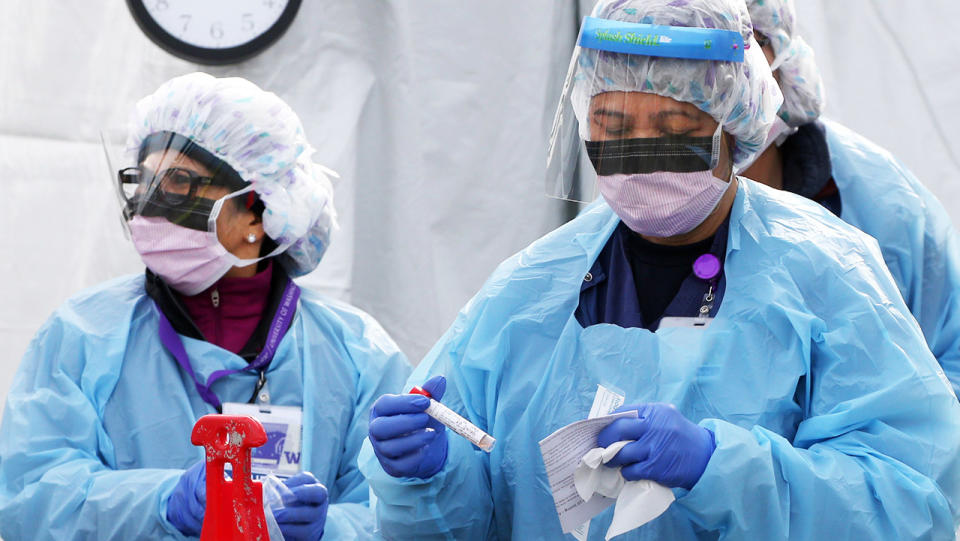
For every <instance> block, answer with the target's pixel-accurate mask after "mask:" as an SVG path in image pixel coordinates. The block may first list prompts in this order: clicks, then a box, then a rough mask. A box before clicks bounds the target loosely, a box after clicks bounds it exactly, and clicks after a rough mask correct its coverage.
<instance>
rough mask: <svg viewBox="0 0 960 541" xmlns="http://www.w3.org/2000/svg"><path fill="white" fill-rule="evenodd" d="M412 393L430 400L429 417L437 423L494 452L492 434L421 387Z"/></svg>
mask: <svg viewBox="0 0 960 541" xmlns="http://www.w3.org/2000/svg"><path fill="white" fill-rule="evenodd" d="M410 392H411V393H413V394H419V395H423V396H425V397H427V398H429V399H430V406H429V407H427V409H426V414H427V415H429V416H430V417H433V418H434V419H436V420H437V421H440V423H441V424H442V425H443V426H445V427H447V428H449V429H450V430H453V431H454V432H456V433H457V434H460V435H461V436H463V437H464V438H467V439H468V440H470V443H472V444H474V445H476V446H477V447H479V448H481V449H483V450H484V451H486V452H488V453H489V452H490V451H491V450H493V445H494V444H495V443H497V440H495V439H493V437H492V436H490V434H487V433H486V432H484V431H483V430H480V428H479V427H477V425H475V424H473V423H471V422H470V421H468V420H466V419H464V418H463V417H461V416H460V415H459V414H458V413H457V412H455V411H453V410H452V409H450V408H448V407H446V406H444V405H443V404H441V403H440V402H437V401H436V400H434V399H433V397H431V396H430V393H428V392H427V391H424V390H423V389H421V388H420V387H414V388H413V389H410Z"/></svg>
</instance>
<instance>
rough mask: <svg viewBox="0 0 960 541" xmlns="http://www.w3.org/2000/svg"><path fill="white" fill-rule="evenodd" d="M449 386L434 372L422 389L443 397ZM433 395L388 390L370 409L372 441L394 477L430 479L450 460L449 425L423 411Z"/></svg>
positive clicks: (386, 468)
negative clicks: (448, 455) (390, 392)
mask: <svg viewBox="0 0 960 541" xmlns="http://www.w3.org/2000/svg"><path fill="white" fill-rule="evenodd" d="M446 389H447V380H446V379H445V378H444V377H443V376H434V377H432V378H430V379H429V380H427V382H426V383H424V384H423V390H425V391H427V392H428V393H430V396H432V397H433V399H434V400H440V399H441V398H442V397H443V393H444V391H445V390H446ZM429 405H430V399H429V398H427V397H425V396H422V395H418V394H385V395H383V396H381V397H380V398H378V399H377V401H376V403H374V404H373V407H372V408H371V409H370V426H369V431H370V443H371V444H372V445H373V452H374V453H375V454H376V455H377V459H378V460H379V461H380V465H381V466H382V467H383V470H384V471H385V472H387V473H388V474H390V475H392V476H394V477H419V478H421V479H427V478H429V477H432V476H434V475H436V473H437V472H439V471H440V470H441V469H443V465H444V464H445V463H446V461H447V431H446V430H447V429H446V427H445V426H443V425H442V424H440V422H439V421H437V420H436V419H434V418H433V417H430V416H429V415H427V414H426V413H424V411H425V410H426V409H427V407H428V406H429Z"/></svg>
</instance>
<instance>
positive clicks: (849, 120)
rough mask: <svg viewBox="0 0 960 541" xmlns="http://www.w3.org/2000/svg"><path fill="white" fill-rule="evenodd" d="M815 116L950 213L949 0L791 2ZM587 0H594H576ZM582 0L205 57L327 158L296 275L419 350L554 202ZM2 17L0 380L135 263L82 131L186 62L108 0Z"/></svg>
mask: <svg viewBox="0 0 960 541" xmlns="http://www.w3.org/2000/svg"><path fill="white" fill-rule="evenodd" d="M798 2H799V3H800V4H801V5H800V6H799V7H800V16H801V22H802V27H803V29H804V31H805V33H806V35H807V37H808V41H810V42H811V44H812V45H813V46H814V48H815V49H816V51H817V55H818V59H819V62H820V65H821V67H822V68H823V71H824V77H825V79H826V84H827V88H828V93H829V100H830V102H829V106H828V110H829V115H830V116H831V117H833V118H834V119H837V120H840V121H841V122H844V123H845V124H847V125H849V126H851V127H853V128H854V129H857V130H858V131H861V132H862V133H864V134H865V135H867V136H869V137H871V138H872V139H874V140H876V141H877V142H879V143H881V144H883V145H884V146H886V147H887V148H889V149H891V150H893V151H894V153H895V154H897V155H898V156H899V157H900V158H901V159H902V160H903V161H905V162H906V163H907V165H908V166H910V167H911V168H912V169H913V170H914V171H915V172H916V173H917V175H918V176H919V177H920V178H921V179H922V180H924V181H925V182H926V183H927V185H928V186H930V187H931V188H932V189H933V191H934V192H935V193H937V194H938V195H939V196H940V197H941V200H942V201H943V202H944V204H945V205H946V206H947V207H948V209H949V210H950V211H951V213H952V215H953V216H958V215H960V214H958V213H960V184H958V179H960V165H958V161H957V156H958V154H960V144H958V143H957V141H958V140H960V122H958V121H960V98H958V94H957V92H956V88H957V87H958V85H960V75H958V73H960V71H958V70H957V69H956V68H957V67H958V65H957V64H958V63H957V61H956V60H955V58H954V56H953V53H954V50H953V48H948V47H946V46H945V45H946V41H947V40H946V39H944V38H942V36H949V35H951V34H952V33H954V32H955V30H954V29H953V28H952V27H951V26H950V25H952V24H953V22H954V21H957V20H960V4H958V3H956V2H955V1H954V0H939V1H934V0H925V1H923V2H916V1H911V2H908V1H907V0H889V1H880V0H876V1H874V2H870V1H867V0H846V1H844V2H836V1H831V0H816V1H813V0H798ZM580 3H581V4H583V5H588V4H590V2H589V0H584V1H583V2H580ZM577 6H578V1H577V0H569V1H560V0H523V1H522V2H519V1H516V0H485V1H482V2H481V1H473V2H449V1H443V0H416V1H402V0H376V1H374V0H351V1H349V2H345V1H334V0H305V1H304V5H303V7H302V8H301V11H300V13H299V15H298V17H297V19H296V21H295V22H294V24H293V26H292V27H291V29H290V31H289V32H288V33H287V34H286V35H285V36H284V37H283V38H282V39H281V41H280V42H278V43H277V44H276V45H275V46H273V47H272V48H271V49H270V50H268V51H267V52H266V53H264V54H263V55H261V56H259V57H257V58H254V59H252V60H249V61H247V62H244V63H242V64H239V65H235V66H229V67H221V68H215V69H210V68H203V69H205V70H206V71H209V72H210V73H212V74H214V75H218V76H228V75H238V76H243V77H246V78H248V79H251V80H252V81H254V82H255V83H257V84H259V85H260V86H262V87H264V88H267V89H269V90H272V91H274V92H276V93H277V94H279V95H280V96H281V97H282V98H284V99H285V100H286V101H287V102H288V103H289V104H290V105H291V106H292V107H293V108H294V109H295V110H296V111H297V112H298V113H299V114H300V116H301V118H302V120H303V122H304V124H305V126H306V130H307V135H308V137H309V138H310V140H311V141H312V142H313V144H314V146H316V147H317V149H318V152H317V159H318V161H320V162H322V163H325V164H326V165H328V166H330V167H332V168H334V169H336V170H338V171H339V172H340V173H341V175H342V180H341V182H340V183H339V185H338V187H337V200H336V206H337V209H338V210H339V213H340V221H341V229H340V230H339V231H338V232H337V233H336V235H335V237H334V240H333V245H332V248H331V250H330V251H329V252H328V254H327V256H326V258H325V259H324V261H323V263H322V264H321V266H320V268H319V269H318V270H317V271H316V272H314V273H313V274H311V275H310V276H308V277H306V278H304V279H303V280H302V283H303V284H304V285H306V286H308V287H312V288H315V289H318V290H321V291H323V292H326V293H328V294H329V295H331V296H334V297H337V298H341V299H345V300H348V301H350V302H352V303H354V304H356V305H358V306H360V307H361V308H363V309H365V310H367V311H368V312H370V313H371V314H372V315H373V316H375V317H376V318H377V319H379V320H380V321H381V322H382V323H383V325H384V326H385V327H386V328H387V330H388V331H389V332H390V333H391V334H392V335H393V337H394V338H395V339H396V340H397V342H398V343H399V344H400V346H401V347H402V348H403V350H404V351H405V352H406V353H407V354H408V356H409V357H410V358H411V360H412V361H413V362H417V361H418V360H419V359H420V358H421V357H422V355H423V354H424V353H425V352H426V351H427V349H429V347H430V346H431V345H432V344H433V342H434V341H435V340H436V339H437V338H438V337H439V336H440V334H441V333H442V332H443V331H444V330H445V329H446V328H447V326H448V325H449V324H450V322H451V321H452V320H453V317H454V315H455V314H456V312H457V310H458V309H459V308H460V307H461V306H462V305H463V304H464V303H465V302H466V301H467V299H468V298H469V297H470V296H471V295H472V294H473V293H474V292H475V291H476V290H477V289H478V288H479V287H480V285H481V284H482V282H483V280H484V279H485V277H486V276H487V275H488V274H489V273H490V272H491V271H492V270H493V268H494V267H495V266H496V265H497V263H498V262H500V261H501V260H503V259H504V258H506V257H508V256H509V255H510V254H512V253H513V252H515V251H517V250H518V249H520V248H522V247H523V246H525V245H526V244H528V243H529V242H530V241H532V240H533V239H535V238H537V237H538V236H540V235H541V234H543V233H545V232H547V231H549V230H551V229H552V228H554V227H555V226H557V225H558V224H560V223H562V221H563V220H564V219H565V218H566V216H567V213H568V212H569V209H568V207H566V206H565V205H564V204H562V203H560V202H557V201H553V200H549V199H547V198H545V197H544V196H543V195H542V193H543V181H542V176H543V173H542V172H543V167H544V163H545V147H546V141H545V139H546V135H545V134H546V132H547V130H548V128H549V124H550V121H551V120H552V116H553V110H554V105H555V102H556V99H557V97H558V95H559V93H560V86H561V84H562V78H563V75H564V74H565V72H566V69H567V64H568V60H569V54H570V51H571V49H572V44H573V41H574V37H575V33H576V28H577V26H578V24H579V23H578V12H582V7H581V9H578V7H577ZM4 12H5V16H4V17H0V179H2V182H3V197H2V198H0V209H2V211H3V212H2V213H0V231H2V238H3V241H2V242H3V246H4V248H5V249H4V252H5V256H4V259H3V260H2V262H0V280H2V282H3V283H4V284H5V285H4V295H3V299H4V302H3V303H2V304H0V344H2V345H3V348H2V353H0V367H2V369H0V397H2V396H4V394H5V392H6V389H7V388H8V386H9V384H10V381H11V380H12V377H13V373H14V371H15V369H16V367H17V365H18V364H19V362H20V358H21V356H22V354H23V352H24V351H25V350H26V348H27V346H28V343H29V340H30V338H31V336H32V335H33V333H34V332H36V330H37V328H39V327H40V325H42V323H43V321H44V320H45V319H46V318H47V317H48V316H49V314H50V313H51V312H52V311H53V310H54V309H55V308H56V307H57V306H58V305H59V304H60V303H62V302H63V301H64V300H65V299H66V298H67V297H69V296H70V295H71V294H73V293H75V292H77V291H78V290H80V289H82V288H84V287H87V286H90V285H93V284H95V283H97V282H100V281H102V280H105V279H107V278H110V277H113V276H117V275H120V274H125V273H135V272H142V266H141V264H140V262H139V259H138V258H137V256H136V254H135V252H134V251H133V249H132V247H131V246H130V244H129V242H128V241H126V240H125V239H124V238H123V236H122V234H121V229H120V227H119V224H118V217H117V208H116V204H115V199H114V197H113V195H112V194H111V192H110V190H111V188H110V185H109V182H110V177H109V172H108V170H107V168H106V165H105V162H104V160H103V156H102V152H101V151H100V148H99V143H98V142H97V133H98V131H99V130H100V129H101V128H109V127H116V126H119V125H120V124H121V123H122V122H123V120H124V119H125V117H126V114H127V113H128V111H129V110H130V107H131V106H132V104H133V103H134V101H135V100H136V99H137V98H139V97H140V96H142V95H144V94H146V93H149V92H151V91H152V90H153V89H155V88H156V87H157V86H158V85H159V84H160V83H162V82H163V81H165V80H166V79H168V78H170V77H173V76H176V75H180V74H183V73H187V72H190V71H194V70H196V69H198V66H196V65H193V64H190V63H187V62H184V61H181V60H178V59H176V58H174V57H171V56H170V55H168V54H167V53H165V52H163V51H162V50H160V49H159V48H157V47H156V46H154V45H153V44H152V43H151V42H150V41H149V40H147V38H146V37H144V36H143V35H142V34H141V32H140V30H139V29H138V28H137V26H136V25H135V24H134V23H133V21H132V19H131V17H130V15H129V13H128V12H127V10H126V7H125V6H124V4H123V2H120V1H118V0H114V1H110V2H107V1H99V2H61V1H54V0H13V1H12V2H11V0H7V1H6V2H5V3H4Z"/></svg>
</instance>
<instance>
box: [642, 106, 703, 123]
mask: <svg viewBox="0 0 960 541" xmlns="http://www.w3.org/2000/svg"><path fill="white" fill-rule="evenodd" d="M671 116H682V117H686V118H689V119H690V120H697V121H699V120H700V117H699V116H697V115H694V114H692V113H689V112H687V111H682V110H680V109H669V110H666V111H657V112H656V113H650V121H651V122H657V121H663V120H667V119H668V118H670V117H671Z"/></svg>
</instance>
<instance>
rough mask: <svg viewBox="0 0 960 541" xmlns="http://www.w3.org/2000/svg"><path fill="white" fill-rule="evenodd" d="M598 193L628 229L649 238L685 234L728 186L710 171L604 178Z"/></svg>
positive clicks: (715, 202)
mask: <svg viewBox="0 0 960 541" xmlns="http://www.w3.org/2000/svg"><path fill="white" fill-rule="evenodd" d="M597 181H598V183H599V186H600V193H601V194H603V198H604V199H605V200H606V201H607V204H608V205H610V208H612V209H613V211H614V212H616V213H617V216H619V217H620V219H621V220H623V223H625V224H626V225H627V227H629V228H630V229H631V230H633V231H635V232H637V233H640V234H641V235H648V236H651V237H660V238H664V237H672V236H674V235H681V234H683V233H689V232H690V231H692V230H693V229H694V228H695V227H697V226H698V225H700V224H702V223H703V221H704V220H706V219H707V217H708V216H710V213H711V212H713V209H715V208H717V204H718V203H720V199H721V198H722V197H723V194H724V193H726V191H727V188H729V187H730V183H729V182H724V181H722V180H720V179H718V178H716V177H715V176H713V171H709V170H708V171H697V172H694V173H672V172H665V171H658V172H656V173H644V174H632V175H624V174H619V175H604V176H599V177H597Z"/></svg>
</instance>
